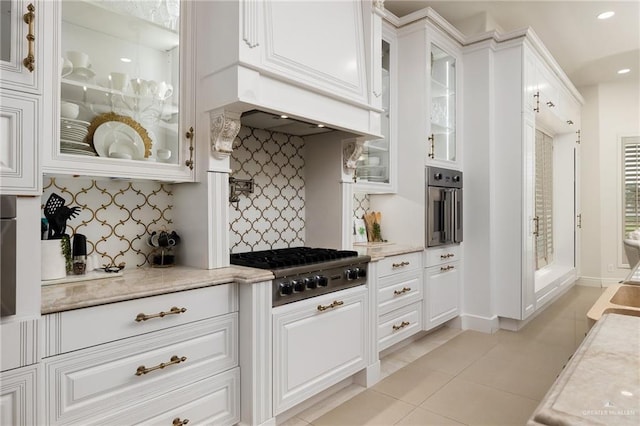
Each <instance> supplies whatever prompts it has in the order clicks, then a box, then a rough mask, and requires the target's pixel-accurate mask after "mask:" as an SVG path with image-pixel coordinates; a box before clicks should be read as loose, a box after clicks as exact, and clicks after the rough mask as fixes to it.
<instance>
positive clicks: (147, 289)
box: [40, 265, 274, 315]
mask: <svg viewBox="0 0 640 426" xmlns="http://www.w3.org/2000/svg"><path fill="white" fill-rule="evenodd" d="M273 278H274V277H273V274H272V273H271V272H270V271H266V270H262V269H255V268H247V267H244V266H235V265H234V266H229V267H225V268H217V269H197V268H191V267H186V266H172V267H170V268H138V269H134V270H126V269H125V270H124V271H123V274H122V275H121V276H118V277H114V278H103V279H99V280H90V281H78V282H69V283H61V284H51V285H43V286H42V289H41V295H42V296H41V297H42V301H41V309H40V312H41V313H42V314H43V315H44V314H51V313H54V312H61V311H68V310H72V309H80V308H87V307H90V306H96V305H103V304H106V303H113V302H121V301H124V300H130V299H138V298H141V297H148V296H156V295H159V294H165V293H172V292H177V291H182V290H190V289H194V288H200V287H208V286H212V285H219V284H227V283H233V282H236V283H238V284H240V285H243V284H251V283H256V282H262V281H271V280H273Z"/></svg>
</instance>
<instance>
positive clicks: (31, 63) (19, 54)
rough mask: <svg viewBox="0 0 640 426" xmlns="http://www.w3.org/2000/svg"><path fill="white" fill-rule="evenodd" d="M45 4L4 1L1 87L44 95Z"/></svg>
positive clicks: (1, 7) (0, 8)
mask: <svg viewBox="0 0 640 426" xmlns="http://www.w3.org/2000/svg"><path fill="white" fill-rule="evenodd" d="M44 3H46V2H44V1H35V0H2V2H0V11H1V15H0V19H1V23H2V25H1V26H0V31H1V34H2V41H1V42H0V70H1V71H2V73H0V86H2V88H5V89H12V90H17V91H21V92H29V93H34V94H40V93H42V80H43V74H44V73H43V72H42V66H43V63H44V62H43V58H44V45H43V43H42V42H43V40H44V38H43V36H44V32H45V19H44V16H46V15H43V13H44V14H46V12H44V8H45V5H44Z"/></svg>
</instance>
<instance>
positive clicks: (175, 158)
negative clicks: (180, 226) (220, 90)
mask: <svg viewBox="0 0 640 426" xmlns="http://www.w3.org/2000/svg"><path fill="white" fill-rule="evenodd" d="M179 24H180V1H179V0H145V1H113V0H93V1H82V0H73V1H64V2H62V26H61V51H60V56H61V58H60V61H61V65H60V67H59V71H60V75H61V84H60V145H59V154H62V155H64V156H67V155H68V156H84V157H83V158H88V157H101V158H108V159H109V160H108V162H111V163H114V164H120V162H123V163H124V162H129V163H126V164H131V165H133V166H135V164H136V163H132V162H142V161H144V162H159V163H169V164H180V162H181V159H180V156H181V153H180V151H181V147H180V140H181V138H180V137H179V127H178V126H179V122H180V120H179V112H180V111H179V105H180V102H179V101H180V93H179V89H180V76H179V70H180V54H179V50H180V35H179V34H180V31H179ZM116 161H117V162H118V163H116ZM182 163H184V159H183V160H182ZM137 164H141V163H137Z"/></svg>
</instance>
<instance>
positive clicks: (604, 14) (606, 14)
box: [598, 10, 616, 19]
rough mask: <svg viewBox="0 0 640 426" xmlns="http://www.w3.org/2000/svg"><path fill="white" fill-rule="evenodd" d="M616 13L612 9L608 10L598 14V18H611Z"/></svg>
mask: <svg viewBox="0 0 640 426" xmlns="http://www.w3.org/2000/svg"><path fill="white" fill-rule="evenodd" d="M615 14H616V13H615V12H613V11H611V10H610V11H608V12H602V13H601V14H600V15H598V19H609V18H611V17H612V16H613V15H615Z"/></svg>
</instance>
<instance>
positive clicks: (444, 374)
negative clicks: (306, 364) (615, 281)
mask: <svg viewBox="0 0 640 426" xmlns="http://www.w3.org/2000/svg"><path fill="white" fill-rule="evenodd" d="M603 290H604V289H601V288H593V287H582V286H574V287H573V288H572V289H570V290H569V291H568V292H567V293H566V294H564V295H563V296H562V297H561V298H560V299H558V300H557V301H555V302H554V303H553V304H552V305H551V306H549V307H548V308H547V309H545V310H544V312H542V313H541V314H540V315H538V316H537V317H536V318H535V319H534V320H532V321H531V322H530V323H529V324H527V326H526V327H524V328H523V329H522V330H520V331H518V332H510V331H506V330H500V331H498V332H497V333H495V334H492V335H490V334H484V333H479V332H475V331H464V332H461V331H460V330H455V329H451V328H446V327H445V328H441V329H439V330H436V331H435V332H433V333H430V334H429V335H427V336H425V337H424V338H422V339H420V340H417V341H415V342H413V343H412V344H411V345H408V346H406V347H404V348H402V349H400V350H398V351H397V352H393V353H391V354H389V355H386V356H385V357H384V358H382V374H383V377H385V378H384V379H383V380H381V381H380V382H379V383H377V384H376V385H375V386H373V387H371V388H369V389H365V388H363V387H360V386H357V385H351V386H348V387H346V388H345V389H342V390H341V391H339V392H337V393H336V394H334V395H332V396H331V397H329V398H327V399H325V400H324V401H322V402H321V403H319V404H316V405H315V406H313V407H311V408H309V409H307V410H305V411H303V412H301V413H298V414H297V415H296V416H295V417H293V418H291V419H289V420H288V421H286V422H284V423H282V425H284V426H305V425H317V426H360V425H379V426H388V425H416V426H417V425H420V426H428V425H491V426H497V425H524V424H526V422H527V419H528V418H529V417H530V416H531V414H532V413H533V411H534V409H535V408H536V407H537V405H538V403H539V402H540V401H541V400H542V398H543V397H544V395H545V394H546V392H547V390H548V389H549V388H550V387H551V385H552V384H553V382H554V381H555V379H556V377H557V376H558V374H559V373H560V371H561V370H562V368H563V366H564V365H565V364H566V362H567V361H568V359H569V357H570V356H571V355H572V354H573V353H574V352H575V350H576V348H577V347H578V346H579V345H580V343H581V342H582V340H583V339H584V336H585V333H586V332H587V321H586V313H587V311H588V310H589V308H590V307H591V305H592V304H593V303H594V302H595V301H596V299H597V298H598V297H599V296H600V295H601V294H602V291H603Z"/></svg>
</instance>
